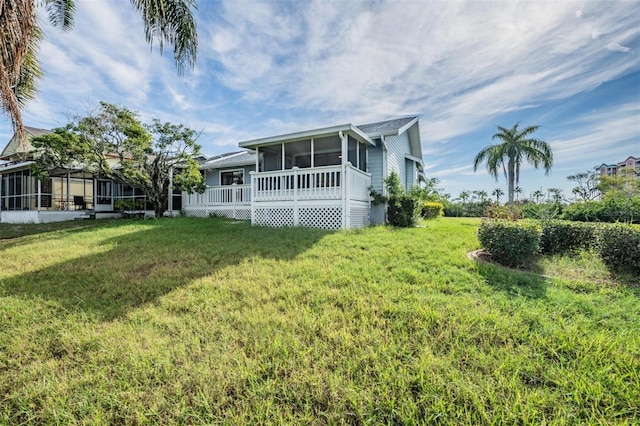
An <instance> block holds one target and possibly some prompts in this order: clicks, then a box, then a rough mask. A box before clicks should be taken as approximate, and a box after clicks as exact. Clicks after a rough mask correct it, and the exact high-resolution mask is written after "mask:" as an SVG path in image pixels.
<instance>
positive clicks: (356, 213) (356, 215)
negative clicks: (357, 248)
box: [349, 207, 369, 228]
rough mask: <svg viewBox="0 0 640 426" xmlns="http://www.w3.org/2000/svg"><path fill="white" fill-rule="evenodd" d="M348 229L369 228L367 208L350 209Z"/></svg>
mask: <svg viewBox="0 0 640 426" xmlns="http://www.w3.org/2000/svg"><path fill="white" fill-rule="evenodd" d="M350 213H351V218H350V222H351V224H350V226H349V227H350V228H364V227H366V226H369V208H364V207H351V210H350Z"/></svg>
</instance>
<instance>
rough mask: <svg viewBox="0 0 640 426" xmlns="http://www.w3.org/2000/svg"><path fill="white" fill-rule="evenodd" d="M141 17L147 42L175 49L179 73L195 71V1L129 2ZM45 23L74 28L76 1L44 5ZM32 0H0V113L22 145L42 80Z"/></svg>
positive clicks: (44, 1) (49, 1)
mask: <svg viewBox="0 0 640 426" xmlns="http://www.w3.org/2000/svg"><path fill="white" fill-rule="evenodd" d="M130 1H131V4H132V5H133V7H134V8H135V9H137V10H138V12H139V13H140V14H141V15H142V21H143V23H144V31H145V36H146V40H147V42H148V43H149V44H150V45H151V46H153V44H154V42H155V43H157V44H158V47H159V48H160V52H161V53H162V50H163V47H164V45H165V44H169V45H172V46H173V52H174V59H175V62H176V66H177V68H178V73H180V74H181V73H182V72H183V71H184V69H185V67H186V66H190V67H193V65H194V64H195V59H196V51H197V47H198V36H197V32H196V23H195V18H194V16H193V13H192V9H195V8H196V4H195V0H130ZM38 4H43V5H44V7H45V8H46V11H47V12H48V15H49V21H50V22H51V23H52V24H53V25H54V26H56V27H59V28H61V29H62V30H65V31H66V30H69V29H70V28H71V27H72V26H73V16H74V13H75V3H74V0H42V1H41V2H39V3H38ZM36 10H37V5H36V1H35V0H0V40H1V43H0V108H1V110H2V112H3V113H5V114H7V115H9V116H10V117H11V120H12V123H13V127H14V130H15V131H16V133H17V134H18V136H19V137H20V138H21V139H22V141H23V143H25V142H26V137H25V132H24V125H23V122H22V112H21V110H22V109H23V108H24V106H25V103H26V102H27V101H28V100H29V99H33V98H34V97H35V95H36V82H37V80H38V79H39V78H40V77H41V76H42V71H41V69H40V63H39V62H38V57H37V53H38V44H39V41H40V40H41V39H42V31H41V29H40V27H39V26H38V22H37V17H36Z"/></svg>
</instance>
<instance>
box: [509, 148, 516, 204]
mask: <svg viewBox="0 0 640 426" xmlns="http://www.w3.org/2000/svg"><path fill="white" fill-rule="evenodd" d="M515 169H516V167H515V164H514V162H513V160H512V159H509V162H508V164H507V179H508V180H509V187H508V190H507V192H508V193H509V210H510V212H511V213H512V214H513V193H514V189H515V188H514V187H515V185H514V184H515V180H516V177H515V173H516V170H515Z"/></svg>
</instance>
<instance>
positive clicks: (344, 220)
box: [338, 132, 349, 229]
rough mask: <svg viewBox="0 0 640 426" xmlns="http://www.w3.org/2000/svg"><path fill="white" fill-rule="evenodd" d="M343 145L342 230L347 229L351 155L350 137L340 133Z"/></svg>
mask: <svg viewBox="0 0 640 426" xmlns="http://www.w3.org/2000/svg"><path fill="white" fill-rule="evenodd" d="M338 134H339V136H340V141H341V142H342V143H341V154H342V161H341V162H340V163H341V167H340V174H341V175H342V176H340V196H341V198H342V200H341V201H342V203H341V204H342V229H347V192H346V188H347V155H348V153H349V151H348V146H347V141H348V136H347V135H345V134H344V133H342V132H339V133H338Z"/></svg>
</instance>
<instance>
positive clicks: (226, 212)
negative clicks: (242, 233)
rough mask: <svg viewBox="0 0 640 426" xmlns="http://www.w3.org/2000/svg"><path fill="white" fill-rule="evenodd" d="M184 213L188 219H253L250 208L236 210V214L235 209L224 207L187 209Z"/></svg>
mask: <svg viewBox="0 0 640 426" xmlns="http://www.w3.org/2000/svg"><path fill="white" fill-rule="evenodd" d="M184 213H185V215H186V216H188V217H209V216H220V217H227V218H229V219H236V220H250V219H251V209H250V208H249V207H246V208H236V210H235V214H234V211H233V209H229V208H224V207H210V208H185V209H184Z"/></svg>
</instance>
